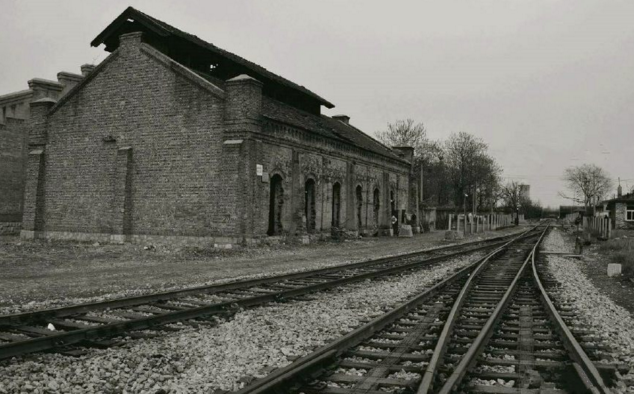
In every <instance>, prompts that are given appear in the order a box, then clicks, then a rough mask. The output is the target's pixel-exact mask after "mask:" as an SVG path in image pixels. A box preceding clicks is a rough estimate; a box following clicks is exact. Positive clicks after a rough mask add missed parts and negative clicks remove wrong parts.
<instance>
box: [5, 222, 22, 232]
mask: <svg viewBox="0 0 634 394" xmlns="http://www.w3.org/2000/svg"><path fill="white" fill-rule="evenodd" d="M20 230H22V222H0V235H19V234H20Z"/></svg>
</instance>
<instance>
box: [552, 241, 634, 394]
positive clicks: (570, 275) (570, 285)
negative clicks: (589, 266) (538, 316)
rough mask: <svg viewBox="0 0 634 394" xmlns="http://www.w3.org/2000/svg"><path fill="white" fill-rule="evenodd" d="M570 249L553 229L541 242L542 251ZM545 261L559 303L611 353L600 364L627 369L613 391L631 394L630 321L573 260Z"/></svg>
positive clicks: (633, 321)
mask: <svg viewBox="0 0 634 394" xmlns="http://www.w3.org/2000/svg"><path fill="white" fill-rule="evenodd" d="M571 249H572V246H571V245H570V243H569V242H568V241H567V240H566V238H565V237H564V235H562V233H561V231H560V230H558V229H553V231H551V232H550V233H549V235H548V236H547V237H546V239H545V240H544V250H545V251H551V252H570V251H571ZM546 258H547V261H548V269H549V270H550V272H551V273H552V275H553V276H554V277H555V279H556V280H557V281H559V282H560V283H561V286H562V288H561V292H560V296H561V297H562V298H561V299H562V300H564V301H566V302H569V303H570V304H571V305H572V306H573V308H574V312H575V313H576V314H578V316H579V321H580V322H581V323H582V324H586V325H588V326H591V327H592V328H593V329H594V330H596V332H597V333H599V334H600V335H601V339H600V342H601V343H604V344H606V345H608V346H609V347H611V348H612V349H613V352H612V353H608V354H605V355H604V356H605V359H604V360H606V361H617V360H618V362H620V363H625V364H627V365H629V366H630V368H631V369H630V373H629V375H626V376H624V377H623V381H622V382H620V383H619V387H617V389H616V391H617V392H619V393H625V392H627V393H634V318H633V317H632V315H631V314H630V313H629V312H628V311H627V310H626V309H624V308H623V307H621V306H619V305H617V304H615V303H614V302H613V301H612V300H611V299H610V298H609V297H608V296H607V295H606V294H603V293H601V292H600V291H599V290H598V289H597V288H596V287H595V286H594V285H593V284H592V282H591V281H590V280H589V278H588V277H586V275H584V273H583V272H582V271H581V269H580V267H579V262H578V261H577V260H575V259H571V258H565V257H561V256H556V255H547V257H546ZM626 386H627V388H626Z"/></svg>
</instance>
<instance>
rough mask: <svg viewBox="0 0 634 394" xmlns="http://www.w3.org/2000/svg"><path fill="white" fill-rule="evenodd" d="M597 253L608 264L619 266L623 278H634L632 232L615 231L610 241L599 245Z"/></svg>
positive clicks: (633, 233)
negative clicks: (606, 259)
mask: <svg viewBox="0 0 634 394" xmlns="http://www.w3.org/2000/svg"><path fill="white" fill-rule="evenodd" d="M598 251H599V253H601V254H602V255H605V256H607V258H608V260H609V262H610V263H614V264H621V266H622V273H623V275H624V276H628V277H634V232H632V231H615V232H614V236H613V238H612V239H610V240H609V241H607V242H601V243H599V245H598Z"/></svg>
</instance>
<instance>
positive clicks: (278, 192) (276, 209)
mask: <svg viewBox="0 0 634 394" xmlns="http://www.w3.org/2000/svg"><path fill="white" fill-rule="evenodd" d="M283 207H284V188H283V186H282V177H281V176H280V175H273V177H272V178H271V193H270V203H269V231H268V232H267V234H268V235H279V234H281V233H282V230H283V227H282V209H283Z"/></svg>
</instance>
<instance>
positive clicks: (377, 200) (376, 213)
mask: <svg viewBox="0 0 634 394" xmlns="http://www.w3.org/2000/svg"><path fill="white" fill-rule="evenodd" d="M372 202H373V204H374V225H375V226H377V227H378V226H379V215H380V212H381V200H380V193H379V188H375V189H374V196H373V201H372Z"/></svg>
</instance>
